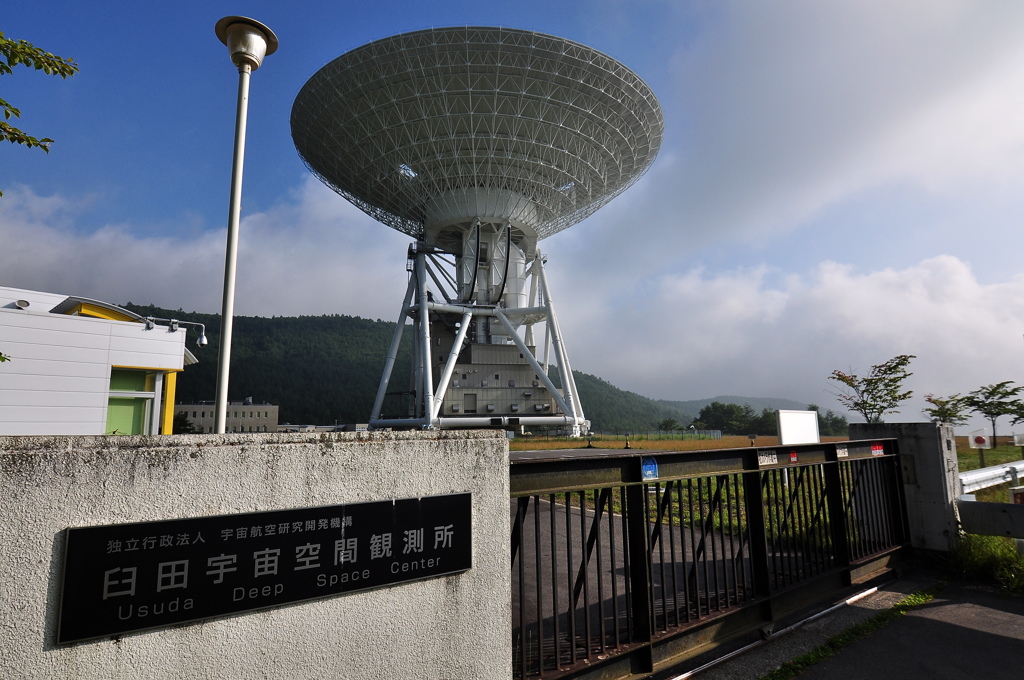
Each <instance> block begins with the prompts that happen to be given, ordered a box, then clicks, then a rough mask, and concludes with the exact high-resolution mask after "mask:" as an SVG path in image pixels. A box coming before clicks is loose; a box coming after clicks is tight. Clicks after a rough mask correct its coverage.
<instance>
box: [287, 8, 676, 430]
mask: <svg viewBox="0 0 1024 680" xmlns="http://www.w3.org/2000/svg"><path fill="white" fill-rule="evenodd" d="M663 128H664V121H663V118H662V114H661V108H660V106H659V105H658V101H657V99H656V98H655V96H654V94H653V93H652V92H651V89H650V88H649V87H648V86H647V85H646V84H645V83H644V82H643V80H641V79H640V77H639V76H637V75H636V74H635V73H633V72H632V71H631V70H629V69H628V68H626V67H625V66H623V65H622V64H620V63H619V62H618V61H616V60H615V59H612V58H611V57H609V56H607V55H605V54H602V53H601V52H598V51H597V50H594V49H592V48H590V47H587V46H585V45H581V44H579V43H576V42H572V41H570V40H565V39H563V38H558V37H555V36H550V35H544V34H541V33H535V32H531V31H522V30H515V29H508V28H486V27H459V28H440V29H430V30H424V31H416V32H413V33H404V34H401V35H396V36H393V37H390V38H384V39H383V40H377V41H375V42H372V43H369V44H367V45H364V46H362V47H359V48H356V49H354V50H351V51H350V52H346V53H345V54H343V55H341V56H340V57H338V58H337V59H335V60H334V61H332V62H330V63H328V64H327V65H326V66H324V67H323V68H321V69H320V70H319V71H317V72H316V73H315V74H314V75H313V76H312V77H311V78H310V79H309V81H308V82H306V84H305V85H304V86H303V87H302V89H301V90H300V91H299V94H298V96H297V97H296V98H295V103H294V105H293V107H292V115H291V129H292V138H293V140H294V142H295V146H296V148H297V149H298V152H299V155H300V156H301V157H302V159H303V161H304V162H305V163H306V165H307V166H308V167H309V169H310V170H311V171H312V172H313V173H314V174H315V175H316V176H317V177H319V178H320V179H321V180H322V181H323V182H324V183H325V184H327V185H328V186H330V187H331V188H333V189H334V190H335V191H337V192H338V193H339V194H341V195H342V196H344V197H345V198H347V199H348V200H349V201H351V202H352V203H354V204H355V205H356V206H358V207H359V208H360V209H362V210H363V211H364V212H366V213H367V214H369V215H371V216H372V217H374V218H375V219H377V220H378V221H380V222H382V223H384V224H386V225H387V226H389V227H392V228H394V229H397V230H398V231H401V232H403V233H405V234H408V235H410V236H412V237H414V238H415V239H416V244H414V246H413V247H412V248H410V252H409V260H410V261H415V263H416V264H415V268H413V267H410V271H413V272H414V273H415V275H414V276H412V277H410V283H409V292H408V294H407V298H406V303H405V304H404V305H403V311H402V318H401V319H400V320H399V321H400V323H399V333H400V332H401V330H400V329H401V327H402V326H404V325H405V321H406V318H411V319H412V320H413V324H414V325H416V327H417V332H418V340H417V342H418V345H417V347H418V349H417V355H416V359H415V365H414V373H415V374H416V376H417V377H416V381H417V382H416V384H414V385H413V387H412V390H410V391H408V392H406V393H407V394H413V395H414V396H415V401H416V403H415V405H413V406H410V407H409V413H408V416H407V417H404V418H403V419H401V420H402V422H401V423H398V422H397V421H394V420H392V421H389V422H391V423H392V424H399V425H409V426H415V425H419V426H423V427H447V426H453V427H476V426H482V425H492V426H493V425H502V426H510V425H520V424H521V425H526V424H533V425H542V424H560V425H567V426H568V427H569V429H570V430H571V431H572V432H573V433H577V434H578V433H579V432H580V430H581V427H582V428H583V429H585V428H586V423H585V421H584V420H583V412H582V408H581V407H580V405H579V403H578V399H577V398H576V394H575V385H574V384H573V383H572V375H571V370H570V369H569V366H568V357H567V356H566V355H565V352H564V346H563V344H562V342H561V338H560V335H559V334H558V330H557V321H556V320H555V318H554V312H553V309H552V308H551V304H550V296H549V295H548V291H547V285H546V282H545V281H544V278H543V259H542V257H541V256H540V253H539V250H538V248H537V242H538V241H539V240H540V239H543V238H546V237H548V236H551V235H552V234H555V233H557V232H559V231H561V230H563V229H565V228H567V227H570V226H572V225H573V224H576V223H577V222H579V221H580V220H582V219H584V218H586V217H587V216H589V215H591V214H592V213H593V212H594V211H595V210H597V209H598V208H600V207H601V206H603V205H605V204H606V203H608V201H610V200H611V199H612V198H614V197H615V196H617V195H618V194H620V193H621V192H623V191H624V190H625V189H627V188H628V187H629V186H630V185H632V184H633V183H634V182H636V181H637V179H639V178H640V176H641V175H642V174H643V173H644V172H645V171H646V170H647V168H649V167H650V165H651V163H653V162H654V158H655V156H656V155H657V152H658V148H659V146H660V144H661V138H662V133H663ZM439 255H444V256H447V258H448V259H446V260H445V261H446V262H448V263H449V264H450V265H452V267H453V268H454V270H455V271H454V274H452V275H450V276H446V275H439V274H438V272H437V271H436V268H437V267H438V266H440V264H439V262H438V256H439ZM442 259H443V258H442ZM431 262H433V265H432V264H431ZM432 267H433V268H432ZM531 277H532V283H529V285H528V280H529V279H531ZM431 281H432V282H433V289H432V288H431V285H430V282H431ZM445 281H447V282H450V284H451V285H450V288H451V291H444V290H441V289H443V288H444V287H445V283H444V282H445ZM435 289H436V290H435ZM528 289H529V291H530V292H529V293H527V290H528ZM441 297H443V298H444V300H445V302H443V303H442V302H440V299H441ZM538 314H540V316H538ZM535 323H544V324H545V328H546V333H547V334H548V335H547V337H546V339H545V343H544V344H545V351H544V359H543V364H542V363H541V362H540V360H539V359H538V358H537V356H536V354H537V353H536V346H535V344H534V342H533V331H532V327H533V324H535ZM523 325H525V326H526V332H525V337H520V334H519V332H518V329H520V328H521V327H522V326H523ZM432 334H433V337H434V342H433V343H431V340H430V339H431V336H432ZM395 343H396V344H397V337H396V341H395ZM552 343H553V344H554V351H555V355H556V360H557V364H558V367H559V374H560V376H561V386H560V387H556V386H555V385H554V384H553V383H552V382H551V381H550V380H548V376H547V368H548V359H547V348H548V346H549V345H550V344H552ZM482 345H489V346H491V348H490V349H488V350H483V349H481V347H480V346H482ZM439 347H440V348H441V349H438V348H439ZM467 348H469V349H470V351H469V352H466V351H464V350H466V349H467ZM474 348H475V349H474ZM393 349H394V348H393ZM506 355H508V356H506ZM513 355H517V357H518V358H515V357H513V358H515V361H512V359H510V358H509V357H512V356H513ZM515 363H518V364H520V365H521V367H522V368H523V370H521V371H520V372H519V373H516V370H513V369H510V368H508V366H510V365H512V364H515ZM392 365H393V357H392V358H389V364H388V366H387V367H386V368H385V378H384V379H383V380H382V383H381V388H380V391H379V393H378V398H377V403H376V404H375V406H374V413H373V415H372V416H371V424H372V423H374V422H377V423H378V424H383V420H382V416H381V414H380V410H381V404H382V400H383V397H384V394H385V393H386V385H387V381H388V380H389V376H390V370H391V366H392ZM496 367H505V368H502V369H501V370H497V369H496ZM435 369H443V374H441V375H435V373H434V371H435ZM481 372H482V375H487V376H491V375H493V376H494V378H493V379H490V380H487V379H482V378H479V376H478V378H477V379H474V378H473V377H471V376H473V375H475V374H477V373H481ZM503 373H504V377H502V374H503ZM520 373H522V375H520ZM527 374H529V375H528V376H527ZM460 376H461V377H460ZM508 376H512V377H510V378H509V379H508V380H506V379H505V378H506V377H508ZM474 380H476V382H474ZM524 380H525V381H526V384H527V385H528V386H530V387H532V388H535V389H529V390H526V391H525V394H526V396H525V397H524V396H522V395H521V394H520V395H518V396H517V391H518V392H523V390H522V384H523V381H524ZM498 382H500V383H501V385H502V389H505V390H506V392H507V393H506V392H502V393H498V392H496V391H495V390H496V389H497V387H496V383H498ZM517 384H518V385H520V386H519V387H516V385H517ZM467 390H470V391H467ZM481 399H482V401H481ZM524 399H525V400H526V401H524ZM545 399H550V401H548V402H545V403H547V405H546V406H545V405H544V403H541V402H544V400H545ZM478 403H479V404H480V406H479V407H478ZM524 411H528V412H530V413H532V414H533V415H532V416H530V417H529V418H527V417H526V415H525V413H523V412H524ZM478 413H479V414H480V415H479V416H477V415H476V414H478ZM484 413H487V414H490V415H488V416H487V417H484V415H483V414H484ZM545 418H546V419H547V420H545ZM556 421H557V422H556Z"/></svg>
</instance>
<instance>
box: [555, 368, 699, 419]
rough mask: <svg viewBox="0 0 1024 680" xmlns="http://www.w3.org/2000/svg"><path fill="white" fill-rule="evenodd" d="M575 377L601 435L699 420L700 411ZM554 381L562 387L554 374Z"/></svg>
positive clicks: (585, 409)
mask: <svg viewBox="0 0 1024 680" xmlns="http://www.w3.org/2000/svg"><path fill="white" fill-rule="evenodd" d="M572 375H573V378H574V379H575V380H576V389H578V390H579V391H580V402H582V404H583V413H584V414H585V415H586V416H587V419H588V420H590V423H591V427H592V428H593V429H594V430H597V431H599V432H616V431H618V432H628V431H630V430H632V431H634V432H637V431H643V432H651V431H654V430H657V429H658V423H660V422H662V421H663V420H666V419H669V418H673V419H675V420H677V421H679V423H680V424H683V425H685V424H689V422H690V421H691V420H693V419H694V418H696V417H697V413H696V412H690V411H689V410H687V409H684V408H680V407H678V406H676V405H675V403H671V402H658V401H655V400H653V399H648V398H647V397H642V396H640V395H639V394H636V393H634V392H626V391H625V390H620V389H619V388H618V387H615V386H614V385H612V384H611V383H610V382H608V381H606V380H603V379H601V378H598V377H597V376H596V375H589V374H587V373H580V372H579V371H573V372H572ZM551 379H552V380H553V381H554V382H555V384H556V385H557V384H558V376H557V374H555V373H554V372H552V375H551ZM676 403H679V402H676Z"/></svg>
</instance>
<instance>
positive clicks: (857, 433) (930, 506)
mask: <svg viewBox="0 0 1024 680" xmlns="http://www.w3.org/2000/svg"><path fill="white" fill-rule="evenodd" d="M875 438H879V439H889V438H893V439H896V440H898V446H899V452H900V466H901V467H902V470H903V492H904V496H905V498H906V502H907V523H908V525H909V529H910V544H911V545H912V546H914V547H915V548H923V549H925V550H936V551H941V552H948V551H950V550H952V549H953V548H954V547H955V546H956V542H957V539H958V536H959V531H960V529H959V526H960V519H959V516H958V514H957V504H956V499H957V497H958V495H959V492H960V479H959V473H958V471H957V458H956V442H955V441H954V439H953V428H952V426H950V425H944V424H938V423H877V424H873V425H869V424H867V423H851V424H850V439H875Z"/></svg>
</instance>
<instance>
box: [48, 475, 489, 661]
mask: <svg viewBox="0 0 1024 680" xmlns="http://www.w3.org/2000/svg"><path fill="white" fill-rule="evenodd" d="M471 562H472V495H471V494H468V493H466V494H455V495H450V496H432V497H427V498H409V499H403V500H395V501H378V502H373V503H355V504H349V505H334V506H327V507H318V508H301V509H296V510H279V511H272V512H258V513H250V514H241V515H219V516H215V517H199V518H195V519H176V520H166V521H160V522H141V523H138V524H118V525H111V526H100V527H83V528H69V529H68V530H67V546H66V553H65V563H64V581H63V584H62V586H61V611H60V622H59V627H58V631H57V643H58V644H65V643H69V642H77V641H79V640H88V639H92V638H98V637H105V636H109V635H119V634H122V633H127V632H131V631H138V630H146V629H149V628H158V627H164V626H169V625H174V624H178V623H184V622H187V621H196V620H199V619H206V618H210V617H214V616H223V615H225V614H233V613H238V612H244V611H250V610H253V609H262V608H265V607H275V606H278V605H282V604H288V603H292V602H300V601H302V600H310V599H314V598H320V597H327V596H330V595H337V594H339V593H348V592H353V591H357V590H366V589H368V588H377V587H379V586H387V585H392V584H396V583H402V582H405V581H413V580H418V579H424V578H430V577H433V576H441V575H444V574H452V573H455V572H460V571H465V570H467V569H469V568H470V567H471V566H472V564H471Z"/></svg>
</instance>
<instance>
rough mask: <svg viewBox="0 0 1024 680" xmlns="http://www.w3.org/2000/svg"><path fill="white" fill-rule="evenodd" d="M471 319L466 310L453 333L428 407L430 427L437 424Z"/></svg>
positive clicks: (470, 314)
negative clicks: (439, 379) (435, 391)
mask: <svg viewBox="0 0 1024 680" xmlns="http://www.w3.org/2000/svg"><path fill="white" fill-rule="evenodd" d="M472 320H473V314H472V313H470V312H466V313H465V314H463V315H462V325H460V326H459V332H458V333H456V335H455V344H454V345H452V351H451V353H450V354H449V355H448V361H447V362H446V363H445V365H444V373H442V374H441V382H440V383H438V385H437V388H438V389H437V394H435V395H434V401H433V402H432V404H431V407H430V425H431V427H436V426H437V425H438V423H437V419H438V417H439V416H440V413H441V404H442V402H444V395H445V393H446V392H447V391H448V383H449V382H451V379H452V373H453V372H454V371H455V364H456V362H457V361H458V358H459V354H461V353H462V343H463V342H464V341H465V340H466V334H467V333H468V332H469V324H470V322H471V321H472Z"/></svg>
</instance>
